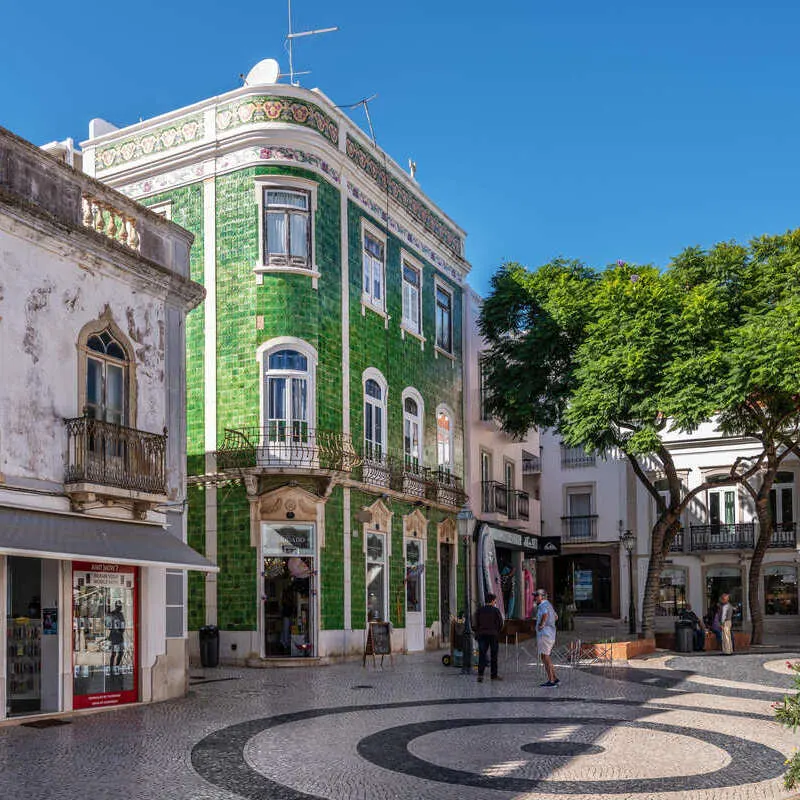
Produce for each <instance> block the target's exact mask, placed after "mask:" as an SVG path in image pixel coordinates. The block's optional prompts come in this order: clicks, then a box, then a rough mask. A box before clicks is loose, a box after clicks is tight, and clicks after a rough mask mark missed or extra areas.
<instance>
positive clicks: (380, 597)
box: [367, 564, 386, 620]
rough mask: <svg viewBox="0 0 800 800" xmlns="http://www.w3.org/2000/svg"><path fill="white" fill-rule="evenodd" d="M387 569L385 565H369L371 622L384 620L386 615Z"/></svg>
mask: <svg viewBox="0 0 800 800" xmlns="http://www.w3.org/2000/svg"><path fill="white" fill-rule="evenodd" d="M385 569H386V568H385V566H384V565H383V564H368V565H367V614H368V616H369V618H370V619H371V620H379V619H380V620H382V619H383V618H384V616H385V613H386V612H385V609H386V597H385V590H384V571H385Z"/></svg>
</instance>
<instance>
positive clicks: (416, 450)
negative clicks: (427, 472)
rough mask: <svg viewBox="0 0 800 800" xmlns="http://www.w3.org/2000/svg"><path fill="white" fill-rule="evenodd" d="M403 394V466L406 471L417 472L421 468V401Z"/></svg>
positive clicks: (409, 391)
mask: <svg viewBox="0 0 800 800" xmlns="http://www.w3.org/2000/svg"><path fill="white" fill-rule="evenodd" d="M411 391H412V390H410V389H406V391H405V392H404V393H403V462H404V464H403V466H404V468H405V469H406V470H407V471H411V472H419V470H420V468H421V466H422V401H421V399H420V398H418V397H415V396H413V395H411Z"/></svg>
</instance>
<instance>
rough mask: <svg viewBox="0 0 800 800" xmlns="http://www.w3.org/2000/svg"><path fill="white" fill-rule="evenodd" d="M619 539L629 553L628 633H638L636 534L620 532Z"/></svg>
mask: <svg viewBox="0 0 800 800" xmlns="http://www.w3.org/2000/svg"><path fill="white" fill-rule="evenodd" d="M620 527H621V526H620ZM619 540H620V542H621V543H622V546H623V547H624V548H625V552H626V553H627V554H628V633H636V606H635V605H634V602H633V548H634V547H635V546H636V535H635V534H634V533H632V532H631V531H625V533H620V535H619Z"/></svg>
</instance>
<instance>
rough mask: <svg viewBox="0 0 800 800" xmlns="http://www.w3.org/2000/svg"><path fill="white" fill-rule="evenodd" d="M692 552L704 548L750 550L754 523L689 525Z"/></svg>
mask: <svg viewBox="0 0 800 800" xmlns="http://www.w3.org/2000/svg"><path fill="white" fill-rule="evenodd" d="M689 531H690V538H691V542H690V544H691V550H692V552H698V551H705V550H752V548H753V544H754V542H755V535H754V534H755V525H754V523H752V522H736V523H727V524H726V523H717V524H714V525H691V526H689Z"/></svg>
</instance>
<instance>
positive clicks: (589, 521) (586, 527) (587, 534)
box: [561, 514, 597, 544]
mask: <svg viewBox="0 0 800 800" xmlns="http://www.w3.org/2000/svg"><path fill="white" fill-rule="evenodd" d="M561 537H562V540H563V541H564V542H566V543H567V544H569V543H570V542H593V541H595V540H596V539H597V514H583V515H579V516H571V517H561Z"/></svg>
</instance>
